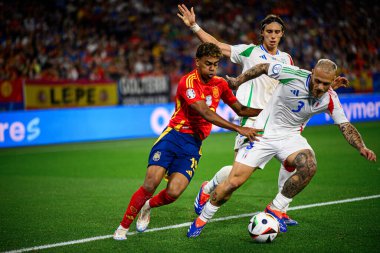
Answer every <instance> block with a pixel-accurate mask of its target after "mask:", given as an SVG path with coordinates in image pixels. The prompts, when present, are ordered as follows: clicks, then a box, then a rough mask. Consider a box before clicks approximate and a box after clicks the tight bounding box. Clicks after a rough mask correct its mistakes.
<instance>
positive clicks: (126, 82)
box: [119, 75, 170, 105]
mask: <svg viewBox="0 0 380 253" xmlns="http://www.w3.org/2000/svg"><path fill="white" fill-rule="evenodd" d="M119 94H120V104H122V105H132V104H135V105H136V104H140V105H141V104H161V103H169V102H170V82H169V78H168V76H166V75H142V76H136V77H123V78H121V79H120V80H119Z"/></svg>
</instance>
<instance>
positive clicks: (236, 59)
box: [230, 44, 255, 66]
mask: <svg viewBox="0 0 380 253" xmlns="http://www.w3.org/2000/svg"><path fill="white" fill-rule="evenodd" d="M254 48H255V45H254V44H250V45H248V44H239V45H233V46H231V56H230V59H231V61H232V62H233V63H236V64H239V65H242V66H243V65H245V61H249V58H248V57H247V56H249V55H250V54H251V52H252V50H253V49H254ZM250 65H252V63H251V64H250Z"/></svg>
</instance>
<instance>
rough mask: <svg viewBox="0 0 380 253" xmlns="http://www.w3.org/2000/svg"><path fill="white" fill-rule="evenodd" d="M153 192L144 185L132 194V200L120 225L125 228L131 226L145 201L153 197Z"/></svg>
mask: <svg viewBox="0 0 380 253" xmlns="http://www.w3.org/2000/svg"><path fill="white" fill-rule="evenodd" d="M152 195H153V194H152V193H150V192H148V191H147V190H145V189H144V188H143V187H142V186H141V187H140V188H139V189H138V190H137V191H136V192H135V193H134V194H133V195H132V198H131V201H129V205H128V208H127V210H126V211H125V214H124V217H123V220H122V221H121V223H120V225H122V226H123V227H124V228H129V226H130V225H131V223H132V222H133V220H134V219H135V218H136V216H137V214H138V213H139V212H140V210H141V208H142V207H143V205H144V204H145V202H146V201H147V200H148V199H149V198H150V197H152Z"/></svg>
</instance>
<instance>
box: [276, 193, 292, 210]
mask: <svg viewBox="0 0 380 253" xmlns="http://www.w3.org/2000/svg"><path fill="white" fill-rule="evenodd" d="M292 200H293V199H289V198H287V197H285V196H284V195H282V194H281V193H280V192H279V193H277V195H276V197H275V198H274V200H273V201H272V207H274V208H276V209H278V210H281V211H282V212H286V208H287V207H288V206H289V204H290V202H292Z"/></svg>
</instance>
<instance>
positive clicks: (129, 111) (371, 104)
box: [0, 94, 380, 147]
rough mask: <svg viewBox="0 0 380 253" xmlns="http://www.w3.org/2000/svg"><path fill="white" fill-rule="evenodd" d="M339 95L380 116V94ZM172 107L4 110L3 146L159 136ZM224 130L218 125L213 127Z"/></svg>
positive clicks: (356, 110)
mask: <svg viewBox="0 0 380 253" xmlns="http://www.w3.org/2000/svg"><path fill="white" fill-rule="evenodd" d="M340 100H341V103H342V106H343V108H344V110H345V112H346V115H347V118H348V119H349V120H350V121H351V122H361V121H376V120H380V94H376V95H344V96H343V95H342V96H340ZM173 110H174V104H173V103H170V104H156V105H144V106H141V105H135V106H110V107H98V108H90V107H89V108H76V109H62V110H31V111H16V112H2V113H0V147H17V146H29V145H42V144H52V143H65V142H82V141H99V140H115V139H128V138H142V137H155V136H158V135H159V134H160V133H161V131H162V130H163V129H164V128H165V126H166V125H167V123H168V121H169V120H170V117H171V115H172V114H173ZM217 113H219V114H220V115H221V116H222V117H224V118H226V119H233V118H234V115H235V114H234V112H233V111H232V110H231V109H230V108H229V107H228V106H226V105H224V104H222V105H220V107H219V108H218V110H217ZM331 123H332V120H331V118H330V117H329V116H328V115H327V114H320V115H316V116H314V117H313V118H312V119H311V120H310V122H309V123H308V126H310V125H323V124H331ZM222 131H225V130H224V129H221V128H219V127H215V126H214V127H213V132H222Z"/></svg>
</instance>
